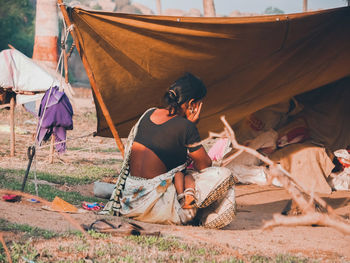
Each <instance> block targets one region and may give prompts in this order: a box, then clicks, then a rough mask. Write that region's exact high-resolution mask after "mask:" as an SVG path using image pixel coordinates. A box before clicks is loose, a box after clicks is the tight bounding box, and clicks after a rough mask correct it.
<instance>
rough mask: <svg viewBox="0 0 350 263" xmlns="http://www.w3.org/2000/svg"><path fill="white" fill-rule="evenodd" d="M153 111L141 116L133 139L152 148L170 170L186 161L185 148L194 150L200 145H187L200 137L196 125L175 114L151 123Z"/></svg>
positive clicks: (198, 140)
mask: <svg viewBox="0 0 350 263" xmlns="http://www.w3.org/2000/svg"><path fill="white" fill-rule="evenodd" d="M154 111H155V109H154V110H150V111H149V112H147V113H146V114H145V116H144V117H143V118H142V120H141V121H140V123H139V127H138V130H137V133H136V136H135V140H134V141H136V142H138V143H140V144H142V145H144V146H146V147H147V148H149V149H150V150H152V151H153V152H154V153H155V154H156V155H157V156H158V158H159V159H160V160H161V161H162V162H163V163H164V165H165V166H166V168H167V169H168V171H170V170H171V169H173V168H175V167H177V166H179V165H181V164H183V163H185V162H186V160H187V150H189V151H190V152H194V151H196V150H198V149H199V148H200V147H201V145H199V146H196V147H188V145H191V144H194V143H198V142H200V141H201V139H200V136H199V133H198V130H197V127H196V125H195V124H194V123H193V122H191V121H189V120H187V119H186V118H184V117H181V116H175V117H173V118H172V119H170V120H168V121H166V122H164V123H162V124H155V123H153V122H152V121H151V119H150V116H151V115H152V113H153V112H154Z"/></svg>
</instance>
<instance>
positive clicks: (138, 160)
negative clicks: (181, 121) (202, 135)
mask: <svg viewBox="0 0 350 263" xmlns="http://www.w3.org/2000/svg"><path fill="white" fill-rule="evenodd" d="M168 113H169V112H168V110H166V109H156V110H155V111H154V112H153V113H152V115H151V116H150V119H151V121H152V122H153V123H155V124H162V123H165V122H167V121H168V120H170V119H172V118H173V117H174V116H168ZM166 172H167V168H166V166H165V164H164V163H163V162H162V161H161V160H160V159H159V157H158V156H157V155H156V154H155V153H154V152H153V151H152V150H150V149H149V148H147V147H146V146H144V145H142V144H140V143H138V142H134V143H133V145H132V147H131V156H130V173H131V175H132V176H136V177H142V178H147V179H151V178H154V177H156V176H158V175H160V174H163V173H166Z"/></svg>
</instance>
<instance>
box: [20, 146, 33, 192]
mask: <svg viewBox="0 0 350 263" xmlns="http://www.w3.org/2000/svg"><path fill="white" fill-rule="evenodd" d="M34 155H35V146H29V147H28V150H27V156H28V165H27V170H26V173H25V174H24V178H23V183H22V187H21V192H23V191H24V188H25V186H26V182H27V178H28V174H29V171H30V166H31V165H32V161H33V158H34Z"/></svg>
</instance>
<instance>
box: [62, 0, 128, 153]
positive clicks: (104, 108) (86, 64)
mask: <svg viewBox="0 0 350 263" xmlns="http://www.w3.org/2000/svg"><path fill="white" fill-rule="evenodd" d="M57 3H58V6H59V7H60V9H61V12H62V15H63V18H64V20H65V21H66V24H67V26H68V27H70V26H71V25H72V23H71V21H70V19H69V16H68V13H67V10H66V8H65V6H64V4H63V1H62V0H57ZM71 35H72V37H73V40H74V42H75V43H76V48H77V50H78V52H79V54H80V57H81V60H82V62H83V65H84V67H85V70H86V73H87V76H88V78H89V80H90V84H91V87H92V89H93V91H94V93H95V97H96V99H97V101H98V104H99V105H100V107H101V110H102V113H103V116H104V117H105V118H106V121H107V124H108V127H109V129H110V130H111V132H112V134H113V137H114V139H115V141H116V143H117V146H118V148H119V150H120V152H121V154H122V156H123V157H124V145H123V143H122V141H121V139H120V137H119V134H118V131H117V129H116V128H115V126H114V123H113V120H112V118H111V115H110V114H109V111H108V109H107V106H106V104H105V103H104V101H103V99H102V95H101V93H100V91H99V89H98V88H97V86H96V82H95V78H94V76H93V73H92V71H91V67H90V65H89V62H88V61H87V58H86V56H85V54H84V52H83V51H82V50H81V49H80V45H79V40H78V38H77V36H76V34H75V31H74V28H73V30H72V31H71Z"/></svg>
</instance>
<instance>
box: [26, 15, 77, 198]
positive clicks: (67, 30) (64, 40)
mask: <svg viewBox="0 0 350 263" xmlns="http://www.w3.org/2000/svg"><path fill="white" fill-rule="evenodd" d="M63 26H64V31H65V32H64V34H62V38H61V53H60V56H59V59H58V62H57V66H56V70H55V72H56V73H58V70H59V69H60V76H62V73H63V67H64V60H63V54H64V52H65V47H66V44H67V39H68V35H69V33H70V31H71V30H73V28H74V27H72V26H70V27H69V28H67V26H66V23H65V21H64V20H63ZM60 66H61V68H60ZM54 82H55V79H53V80H52V83H51V85H50V88H49V94H48V97H47V100H46V102H45V106H44V109H43V114H42V116H41V119H40V122H39V125H38V127H37V130H36V135H35V139H34V143H33V144H32V145H31V146H29V147H28V152H29V151H32V152H33V154H32V155H31V158H29V163H31V162H32V161H33V165H34V169H33V172H34V185H35V193H36V195H37V196H39V194H38V182H37V173H36V172H37V171H36V161H37V159H36V156H37V155H36V154H35V153H36V152H37V150H39V149H40V148H41V147H39V146H40V145H38V136H39V131H40V129H41V127H42V123H43V120H44V118H45V114H46V109H47V105H48V102H49V100H50V97H51V94H52V88H53V84H54ZM62 87H63V85H62V78H60V87H59V90H60V91H62V89H63V88H62ZM29 163H28V169H27V170H28V171H27V172H26V173H29V170H30V166H29Z"/></svg>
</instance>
